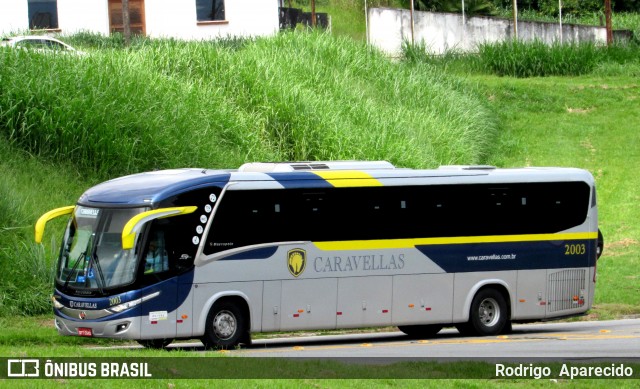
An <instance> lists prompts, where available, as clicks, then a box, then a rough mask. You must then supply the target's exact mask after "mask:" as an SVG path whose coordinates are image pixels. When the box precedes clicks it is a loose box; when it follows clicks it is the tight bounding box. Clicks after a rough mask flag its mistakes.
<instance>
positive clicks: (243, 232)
mask: <svg viewBox="0 0 640 389" xmlns="http://www.w3.org/2000/svg"><path fill="white" fill-rule="evenodd" d="M589 194H590V189H589V186H588V185H587V184H585V183H582V182H561V183H530V184H504V185H501V184H482V185H431V186H402V187H400V186H395V187H394V186H389V187H374V188H371V187H368V188H332V189H318V190H313V189H286V190H285V189H276V190H273V189H270V190H242V191H240V190H238V191H228V192H227V193H226V194H225V196H224V198H223V199H222V200H221V201H222V202H221V204H220V207H219V209H218V211H217V214H216V215H215V217H214V220H213V224H212V226H211V230H210V232H209V236H208V238H207V241H206V245H205V249H204V253H205V254H213V253H217V252H220V251H224V250H228V249H232V248H238V247H243V246H248V245H253V244H260V243H270V242H287V241H316V242H320V241H338V240H370V239H403V238H427V237H451V236H480V235H510V234H541V233H555V232H558V231H562V230H566V229H568V228H571V227H574V226H577V225H580V224H582V223H583V222H584V221H585V219H586V215H587V211H588V208H589Z"/></svg>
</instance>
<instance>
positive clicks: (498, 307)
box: [456, 288, 509, 336]
mask: <svg viewBox="0 0 640 389" xmlns="http://www.w3.org/2000/svg"><path fill="white" fill-rule="evenodd" d="M508 311H509V310H508V308H507V302H506V300H505V299H504V296H503V295H502V293H500V292H498V291H497V290H495V289H491V288H488V289H483V290H481V291H480V292H478V293H477V294H476V295H475V297H474V298H473V301H472V302H471V309H470V311H469V321H468V322H467V323H463V324H459V325H457V326H456V328H457V329H458V331H460V333H461V334H463V335H479V336H487V335H498V334H499V333H501V332H502V331H503V329H505V328H508V327H509V326H508V325H507V323H508V322H509V318H508Z"/></svg>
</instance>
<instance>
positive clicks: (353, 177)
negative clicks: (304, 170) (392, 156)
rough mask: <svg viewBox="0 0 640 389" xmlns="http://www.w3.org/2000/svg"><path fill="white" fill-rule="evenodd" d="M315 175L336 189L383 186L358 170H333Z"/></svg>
mask: <svg viewBox="0 0 640 389" xmlns="http://www.w3.org/2000/svg"><path fill="white" fill-rule="evenodd" d="M313 173H315V174H317V175H318V176H320V177H322V178H323V179H325V180H327V182H329V183H330V184H331V185H333V186H334V187H336V188H347V187H355V186H382V183H381V182H380V181H378V180H377V179H375V178H373V177H371V175H369V174H367V173H365V172H361V171H357V170H333V171H324V172H313Z"/></svg>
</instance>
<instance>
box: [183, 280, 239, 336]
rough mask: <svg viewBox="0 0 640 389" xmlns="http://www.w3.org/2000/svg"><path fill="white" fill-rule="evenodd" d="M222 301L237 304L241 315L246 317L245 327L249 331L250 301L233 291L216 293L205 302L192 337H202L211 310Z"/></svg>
mask: <svg viewBox="0 0 640 389" xmlns="http://www.w3.org/2000/svg"><path fill="white" fill-rule="evenodd" d="M222 301H233V302H235V303H237V304H239V305H238V307H239V308H240V309H241V310H242V313H243V314H245V315H246V319H247V325H248V326H249V328H248V330H249V331H251V309H250V307H251V305H250V301H251V299H249V296H247V295H246V294H245V293H243V292H241V291H238V290H234V291H224V292H218V293H216V294H214V295H213V296H211V297H209V299H208V300H207V302H206V303H205V304H204V305H203V307H202V311H201V312H200V319H199V320H198V323H197V325H198V328H197V329H195V330H194V335H204V332H205V328H206V323H207V316H208V315H209V312H210V311H211V308H212V307H213V306H214V305H215V304H216V303H219V302H222Z"/></svg>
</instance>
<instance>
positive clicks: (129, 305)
mask: <svg viewBox="0 0 640 389" xmlns="http://www.w3.org/2000/svg"><path fill="white" fill-rule="evenodd" d="M159 295H160V292H154V293H151V294H149V295H146V296H144V297H141V298H139V299H136V300H131V301H127V302H126V303H122V304H118V305H115V306H113V307H111V308H109V311H112V312H114V313H120V312H122V311H126V310H127V309H130V308H133V307H135V306H136V305H139V304H141V303H143V302H145V301H149V300H151V299H152V298H154V297H158V296H159Z"/></svg>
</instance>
